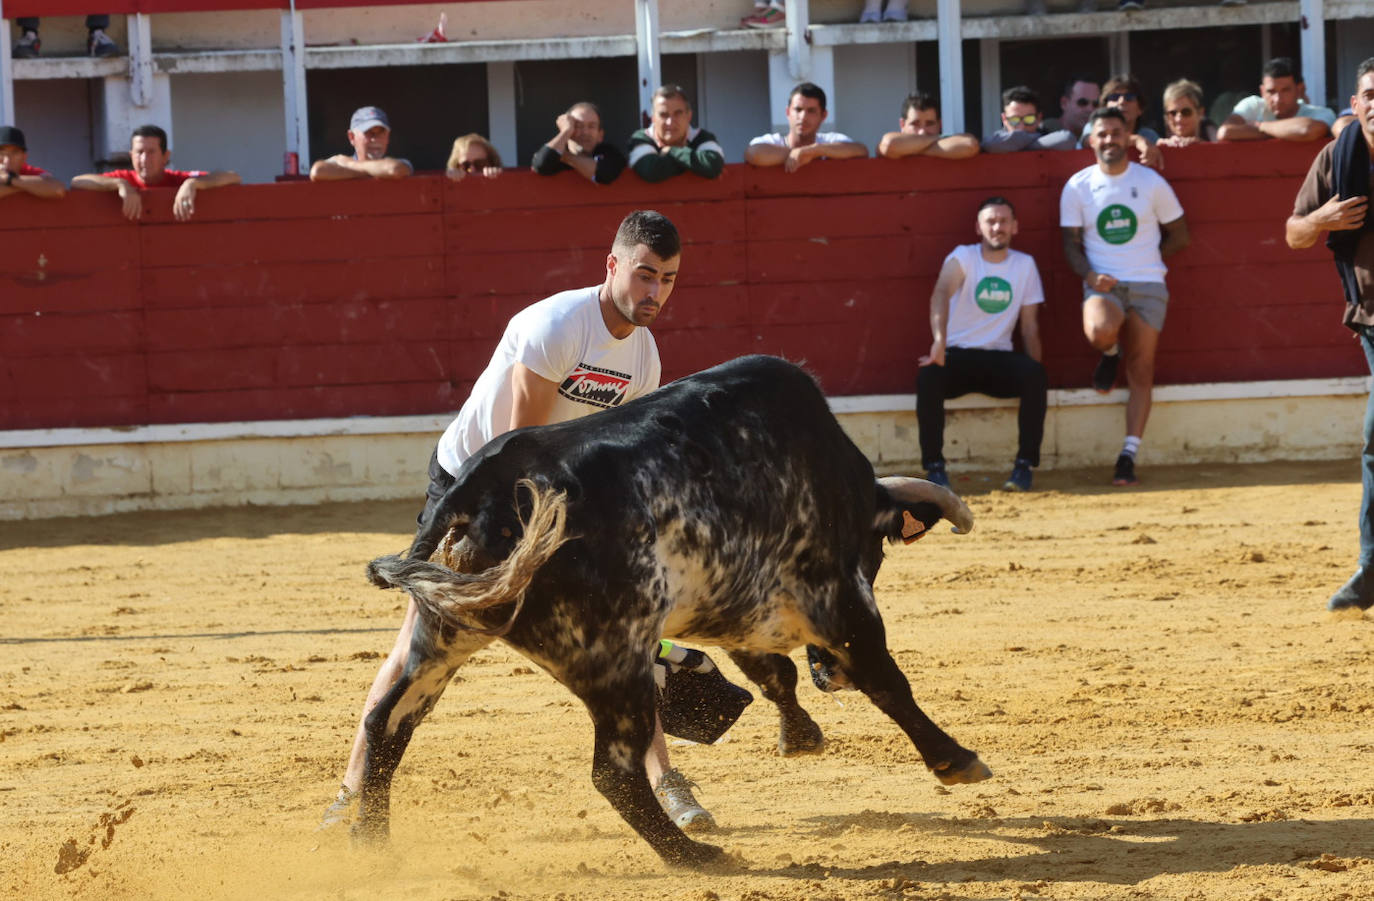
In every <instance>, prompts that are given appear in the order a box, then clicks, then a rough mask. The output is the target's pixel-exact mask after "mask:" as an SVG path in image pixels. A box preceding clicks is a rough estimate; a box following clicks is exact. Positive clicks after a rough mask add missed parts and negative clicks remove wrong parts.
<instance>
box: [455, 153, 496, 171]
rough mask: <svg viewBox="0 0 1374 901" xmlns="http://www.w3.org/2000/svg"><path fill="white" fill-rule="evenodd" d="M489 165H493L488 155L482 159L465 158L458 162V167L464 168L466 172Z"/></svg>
mask: <svg viewBox="0 0 1374 901" xmlns="http://www.w3.org/2000/svg"><path fill="white" fill-rule="evenodd" d="M489 165H491V163H490V161H488V160H487V158H486V157H483V158H482V159H480V160H464V161H463V162H461V163H459V164H458V168H459V169H462V170H463V171H464V172H472V171H475V170H480V169H485V168H487V166H489Z"/></svg>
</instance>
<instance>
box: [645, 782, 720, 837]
mask: <svg viewBox="0 0 1374 901" xmlns="http://www.w3.org/2000/svg"><path fill="white" fill-rule="evenodd" d="M698 787H699V786H698V785H697V784H696V783H695V782H693V781H691V780H690V779H688V778H687V777H686V776H684V775H682V774H681V773H679V772H678V771H677V770H669V771H668V772H666V773H664V774H663V775H662V777H660V778H659V780H658V785H656V786H654V794H655V795H657V796H658V803H659V804H661V805H662V806H663V812H664V813H666V814H668V819H670V820H672V821H673V822H674V823H676V824H677V827H678V828H679V829H681V830H682V831H683V832H710V831H712V830H714V829H715V828H716V821H715V818H714V817H712V816H711V813H710V811H708V810H707V809H706V808H705V807H702V806H701V805H700V804H698V803H697V799H696V798H694V797H692V789H693V788H698Z"/></svg>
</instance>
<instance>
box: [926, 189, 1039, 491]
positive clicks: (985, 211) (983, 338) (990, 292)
mask: <svg viewBox="0 0 1374 901" xmlns="http://www.w3.org/2000/svg"><path fill="white" fill-rule="evenodd" d="M976 228H977V233H978V238H979V242H978V243H977V244H964V245H960V246H959V247H956V248H954V250H953V251H952V252H951V253H950V255H949V256H947V257H945V262H944V265H943V266H942V267H941V268H940V277H939V278H938V279H937V280H936V282H935V290H934V292H933V293H932V294H931V296H930V332H931V344H930V353H928V354H926V355H925V356H923V357H921V358H920V360H919V361H918V362H919V364H920V367H921V370H920V374H919V375H918V376H917V378H916V424H917V426H918V427H919V431H920V441H921V462H922V465H924V466H925V468H926V478H927V479H928V480H930V481H932V482H935V483H936V484H937V485H946V486H948V485H949V474H948V472H947V470H946V468H945V456H944V441H945V400H946V399H947V398H952V397H959V396H961V395H964V394H969V393H972V392H977V393H979V394H987V395H989V396H991V397H1015V398H1019V399H1020V401H1021V407H1020V411H1019V413H1018V415H1017V427H1018V432H1019V437H1018V443H1017V449H1016V459H1015V462H1014V463H1013V464H1012V470H1011V475H1010V476H1008V477H1007V481H1006V484H1005V485H1003V486H1002V487H1003V488H1005V489H1006V490H1008V491H1029V490H1030V487H1031V469H1032V468H1033V467H1035V466H1038V465H1040V441H1041V439H1042V438H1043V437H1044V434H1045V405H1046V400H1045V399H1046V388H1047V381H1046V378H1045V367H1044V366H1042V365H1041V364H1040V324H1039V318H1038V315H1037V314H1038V311H1039V309H1040V305H1041V304H1042V303H1044V301H1045V292H1044V290H1043V289H1042V288H1041V286H1040V271H1039V270H1038V269H1036V267H1035V260H1034V259H1032V258H1031V256H1030V255H1029V254H1026V253H1022V252H1021V251H1019V250H1012V249H1011V239H1012V237H1013V236H1014V235H1015V234H1016V210H1015V209H1014V208H1013V207H1012V205H1011V201H1009V200H1007V199H1006V198H1005V197H989V198H988V199H987V200H984V201H983V203H982V204H981V205H980V206H979V207H978V218H977V225H976ZM1018 323H1019V324H1020V326H1021V343H1022V345H1023V347H1024V351H1018V350H1015V349H1014V348H1013V347H1012V340H1011V336H1012V330H1013V329H1014V328H1015V327H1016V325H1017V324H1018Z"/></svg>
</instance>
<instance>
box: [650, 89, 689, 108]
mask: <svg viewBox="0 0 1374 901" xmlns="http://www.w3.org/2000/svg"><path fill="white" fill-rule="evenodd" d="M660 97H662V98H663V99H664V100H672V99H673V98H674V97H681V98H682V102H683V103H685V104H687V108H688V109H691V108H692V101H691V99H690V98H689V97H688V96H687V91H686V90H684V89H683V87H682V85H680V84H664V85H659V86H658V90H656V91H654V95H653V96H652V97H651V98H649V102H650V103H653V102H654V101H655V100H658V99H659V98H660Z"/></svg>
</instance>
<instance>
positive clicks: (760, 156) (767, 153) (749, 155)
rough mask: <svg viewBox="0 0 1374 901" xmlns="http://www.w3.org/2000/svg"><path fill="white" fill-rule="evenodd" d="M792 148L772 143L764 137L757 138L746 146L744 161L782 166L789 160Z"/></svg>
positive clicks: (759, 164) (760, 164)
mask: <svg viewBox="0 0 1374 901" xmlns="http://www.w3.org/2000/svg"><path fill="white" fill-rule="evenodd" d="M791 152H792V151H791V149H790V148H788V147H784V146H783V145H781V144H771V143H768V141H767V140H765V139H763V138H755V139H754V140H753V141H751V142H750V143H749V146H748V147H746V148H744V161H745V162H746V163H748V164H749V165H751V166H781V165H782V164H783V163H785V162H787V154H789V153H791Z"/></svg>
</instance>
